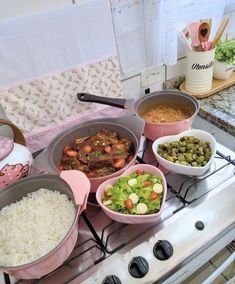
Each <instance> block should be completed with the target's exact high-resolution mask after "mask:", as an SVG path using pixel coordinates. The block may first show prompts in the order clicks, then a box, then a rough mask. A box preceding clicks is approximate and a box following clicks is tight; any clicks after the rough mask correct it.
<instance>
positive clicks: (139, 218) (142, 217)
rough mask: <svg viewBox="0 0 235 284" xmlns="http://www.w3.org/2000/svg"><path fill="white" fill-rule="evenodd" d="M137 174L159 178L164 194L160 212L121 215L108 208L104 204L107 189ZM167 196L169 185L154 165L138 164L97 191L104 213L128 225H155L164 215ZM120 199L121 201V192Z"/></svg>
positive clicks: (102, 185) (147, 201)
mask: <svg viewBox="0 0 235 284" xmlns="http://www.w3.org/2000/svg"><path fill="white" fill-rule="evenodd" d="M136 172H144V173H148V174H150V175H154V176H157V178H158V179H159V180H160V181H161V185H162V192H161V202H160V208H159V210H158V212H156V213H153V214H144V213H143V212H142V213H141V214H138V213H137V214H133V213H120V212H117V211H114V210H111V209H110V208H108V207H107V206H106V205H105V204H104V203H105V202H104V195H105V192H106V189H107V188H108V187H110V186H113V185H114V184H115V183H116V182H117V181H118V180H120V178H122V177H127V176H129V175H130V174H132V173H136ZM166 194H167V184H166V179H165V177H164V175H163V173H162V172H161V170H159V169H158V168H156V167H155V166H152V165H148V164H136V165H134V166H131V167H130V168H128V169H127V170H126V171H125V172H123V173H122V174H121V175H120V176H119V177H114V178H111V179H108V180H106V181H104V182H103V183H102V184H101V185H100V186H99V187H98V189H97V191H96V199H97V202H98V204H99V205H100V207H101V208H102V210H103V211H104V213H105V214H106V215H107V216H108V217H109V218H110V219H113V220H115V221H117V222H120V223H126V224H143V223H153V222H155V221H156V220H157V219H158V218H159V216H160V215H161V213H162V210H163V208H164V204H165V200H166ZM118 198H119V196H118V194H117V196H115V199H118ZM120 199H121V191H120ZM120 202H123V200H120ZM149 202H150V201H149V195H148V198H146V204H147V205H148V203H149Z"/></svg>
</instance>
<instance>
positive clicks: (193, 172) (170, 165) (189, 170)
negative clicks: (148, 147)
mask: <svg viewBox="0 0 235 284" xmlns="http://www.w3.org/2000/svg"><path fill="white" fill-rule="evenodd" d="M185 136H192V137H194V138H196V139H199V141H200V142H201V143H205V142H207V143H208V144H207V145H205V150H208V148H209V146H210V148H211V150H210V151H211V154H210V158H209V159H208V161H207V163H206V164H205V165H204V164H203V165H200V166H195V165H194V166H192V165H184V164H180V163H176V162H173V161H170V160H167V159H166V158H163V157H162V156H161V155H160V154H159V152H158V150H159V149H160V147H161V146H160V145H164V144H169V143H173V142H176V141H177V142H178V141H180V139H181V138H182V137H185ZM171 145H172V144H171ZM152 151H153V153H154V156H155V158H156V159H157V161H158V162H159V164H160V165H161V166H162V167H163V168H165V169H167V170H168V171H172V172H175V173H178V174H182V175H187V176H201V175H203V174H204V173H205V172H206V171H207V170H208V169H209V168H210V166H211V163H212V161H213V159H214V157H215V154H216V140H215V138H214V136H212V135H211V134H210V133H208V132H207V131H203V130H200V129H192V130H187V131H184V132H181V133H180V134H178V135H169V136H165V137H161V138H159V139H157V140H155V141H154V142H153V144H152ZM183 154H184V153H183ZM201 155H202V156H203V155H205V154H203V153H202V154H201Z"/></svg>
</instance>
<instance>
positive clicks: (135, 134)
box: [34, 114, 144, 192]
mask: <svg viewBox="0 0 235 284" xmlns="http://www.w3.org/2000/svg"><path fill="white" fill-rule="evenodd" d="M143 127H144V122H143V121H142V120H140V119H139V118H138V117H136V115H133V114H130V115H128V114H127V115H126V116H122V117H118V118H99V119H94V120H90V121H87V122H83V123H80V124H78V125H75V126H74V127H72V128H70V129H69V130H65V131H63V132H62V133H60V134H59V135H58V136H57V137H55V138H54V139H53V140H52V141H51V142H50V144H49V145H48V147H47V148H46V149H44V151H43V152H41V153H40V154H39V155H38V156H37V157H36V158H35V160H34V166H35V168H38V169H42V170H44V171H45V172H52V173H59V166H60V162H61V158H62V155H63V150H64V147H65V145H68V144H69V145H71V144H72V143H73V142H74V141H75V140H76V139H77V138H82V137H87V136H92V135H95V134H96V133H97V132H98V131H99V130H101V129H107V130H111V131H115V132H117V133H118V135H119V136H120V137H121V138H127V139H128V140H130V141H131V142H132V143H133V146H134V147H133V148H134V152H133V157H132V159H131V160H130V161H129V162H128V163H127V164H126V165H125V166H124V167H123V168H121V169H119V170H117V171H116V172H114V173H112V174H108V175H106V176H101V177H94V178H91V177H89V180H90V182H91V192H95V191H96V190H97V188H98V186H99V185H100V184H101V183H102V182H103V181H105V180H106V179H108V178H112V177H115V176H119V175H120V174H121V173H122V172H124V171H125V170H126V169H127V168H129V167H130V166H131V165H134V164H135V161H136V156H137V154H138V152H139V148H140V140H141V137H142V132H143Z"/></svg>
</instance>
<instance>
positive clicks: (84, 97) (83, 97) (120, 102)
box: [77, 93, 126, 109]
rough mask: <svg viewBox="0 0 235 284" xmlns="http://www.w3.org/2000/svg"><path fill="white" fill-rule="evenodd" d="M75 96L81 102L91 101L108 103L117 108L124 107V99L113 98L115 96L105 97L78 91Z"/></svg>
mask: <svg viewBox="0 0 235 284" xmlns="http://www.w3.org/2000/svg"><path fill="white" fill-rule="evenodd" d="M77 98H78V100H79V101H81V102H91V103H99V104H104V105H109V106H113V107H118V108H122V109H124V108H125V104H126V99H115V98H106V97H100V96H95V95H91V94H87V93H78V94H77Z"/></svg>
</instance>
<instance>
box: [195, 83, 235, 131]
mask: <svg viewBox="0 0 235 284" xmlns="http://www.w3.org/2000/svg"><path fill="white" fill-rule="evenodd" d="M199 103H200V111H199V116H200V117H202V118H204V119H206V120H207V121H209V122H211V123H213V124H215V125H216V126H218V127H219V128H221V129H223V130H224V131H226V132H227V133H229V134H231V135H233V136H235V85H233V86H231V87H229V88H227V89H225V90H223V91H220V92H217V93H215V94H214V95H211V96H209V97H207V98H203V99H200V100H199Z"/></svg>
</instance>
